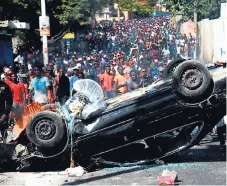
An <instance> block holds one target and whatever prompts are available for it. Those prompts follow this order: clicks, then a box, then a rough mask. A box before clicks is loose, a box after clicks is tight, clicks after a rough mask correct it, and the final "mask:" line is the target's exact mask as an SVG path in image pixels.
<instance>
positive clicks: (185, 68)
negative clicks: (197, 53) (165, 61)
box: [173, 61, 213, 101]
mask: <svg viewBox="0 0 227 186" xmlns="http://www.w3.org/2000/svg"><path fill="white" fill-rule="evenodd" d="M173 82H174V85H175V88H176V90H177V92H178V93H179V94H180V95H182V96H183V97H185V98H188V99H190V100H194V101H198V99H206V98H207V97H205V95H206V96H207V93H208V92H209V90H210V89H211V88H212V82H213V81H212V77H211V75H210V72H209V70H208V69H207V68H206V67H205V66H204V65H203V64H201V63H200V62H198V61H185V62H183V63H181V64H180V65H178V66H177V68H176V69H175V71H174V72H173ZM212 90H213V89H212ZM209 94H210V93H209Z"/></svg>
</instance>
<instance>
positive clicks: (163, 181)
mask: <svg viewBox="0 0 227 186" xmlns="http://www.w3.org/2000/svg"><path fill="white" fill-rule="evenodd" d="M176 179H177V172H175V171H169V170H168V169H167V170H164V171H163V172H162V175H161V176H159V177H158V185H174V183H175V181H176Z"/></svg>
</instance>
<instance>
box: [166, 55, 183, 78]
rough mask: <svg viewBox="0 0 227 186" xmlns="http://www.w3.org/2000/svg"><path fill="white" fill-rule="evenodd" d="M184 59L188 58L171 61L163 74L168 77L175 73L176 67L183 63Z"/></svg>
mask: <svg viewBox="0 0 227 186" xmlns="http://www.w3.org/2000/svg"><path fill="white" fill-rule="evenodd" d="M184 61H186V59H177V60H173V61H171V62H170V63H169V64H168V66H167V67H166V69H165V71H164V73H163V76H164V77H168V76H170V75H172V74H173V71H174V70H175V69H176V67H177V66H178V65H179V64H181V63H183V62H184Z"/></svg>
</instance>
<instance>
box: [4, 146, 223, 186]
mask: <svg viewBox="0 0 227 186" xmlns="http://www.w3.org/2000/svg"><path fill="white" fill-rule="evenodd" d="M165 169H169V170H174V171H177V172H178V178H179V179H178V182H177V183H176V184H177V185H226V151H225V150H224V151H220V149H219V145H218V142H212V143H209V142H205V143H204V144H201V145H199V146H195V147H193V148H191V149H189V150H187V151H185V152H184V153H182V154H180V155H175V156H173V157H171V158H169V159H167V160H165V165H162V166H157V165H144V166H135V167H127V168H126V167H125V168H124V167H115V168H104V169H103V170H100V171H97V172H92V173H86V174H84V175H83V176H81V177H68V176H64V175H58V172H57V171H56V172H29V173H20V172H7V173H1V174H0V185H29V186H30V185H157V177H158V176H160V175H161V173H162V171H163V170H165Z"/></svg>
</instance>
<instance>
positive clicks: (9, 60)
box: [0, 34, 13, 68]
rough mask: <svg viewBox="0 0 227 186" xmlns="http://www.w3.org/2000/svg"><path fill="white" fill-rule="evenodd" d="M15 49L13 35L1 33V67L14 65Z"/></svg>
mask: <svg viewBox="0 0 227 186" xmlns="http://www.w3.org/2000/svg"><path fill="white" fill-rule="evenodd" d="M12 64H13V49H12V38H11V35H6V34H0V67H1V68H3V67H5V66H12Z"/></svg>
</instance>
